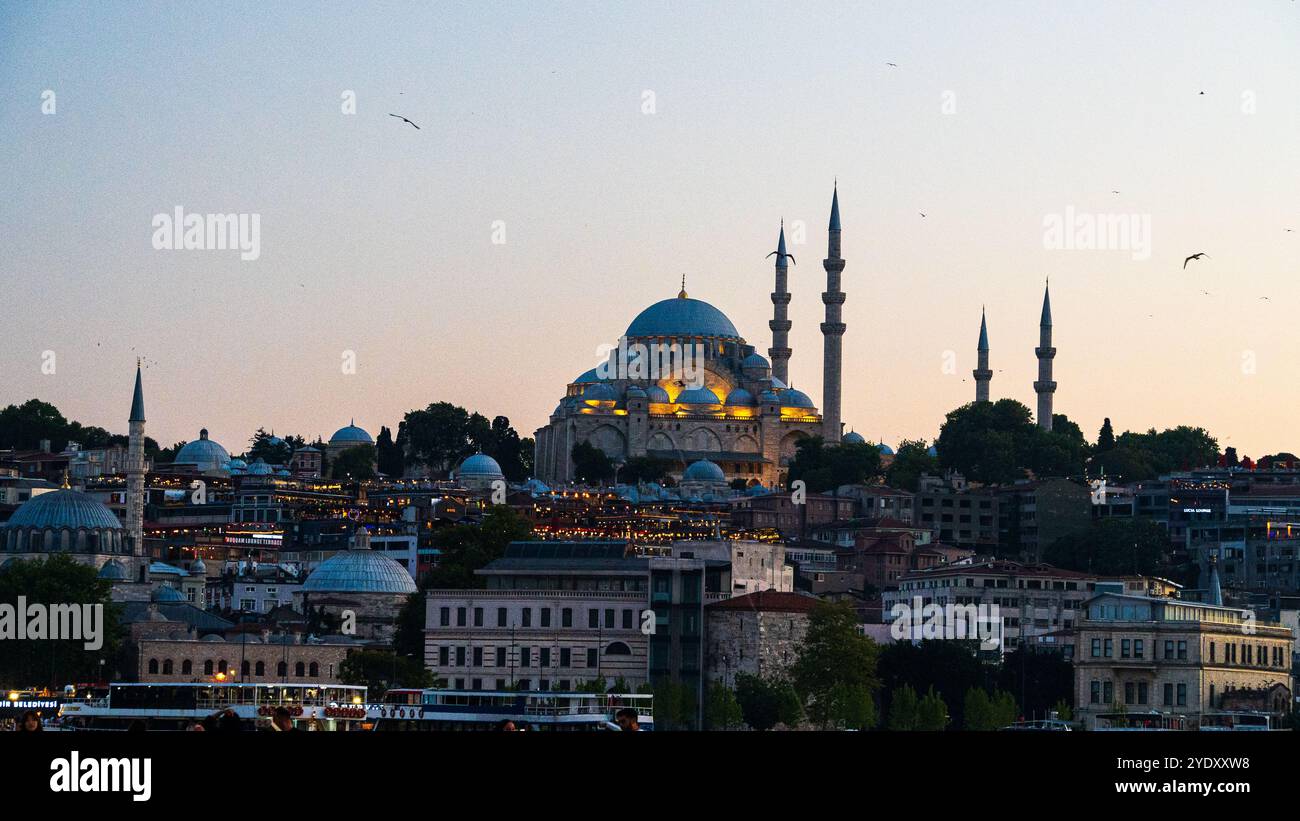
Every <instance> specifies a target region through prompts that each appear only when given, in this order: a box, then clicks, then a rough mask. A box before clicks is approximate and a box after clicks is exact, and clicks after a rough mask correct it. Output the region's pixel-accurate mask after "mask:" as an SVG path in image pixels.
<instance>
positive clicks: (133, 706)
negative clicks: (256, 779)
mask: <svg viewBox="0 0 1300 821" xmlns="http://www.w3.org/2000/svg"><path fill="white" fill-rule="evenodd" d="M365 702H366V688H365V687H361V686H356V685H348V684H235V683H220V684H218V683H210V682H203V683H194V682H184V683H181V682H175V683H171V682H167V683H142V684H135V683H121V684H119V683H114V684H110V685H109V686H108V692H107V693H106V694H104V695H92V696H90V697H86V698H71V699H63V700H62V701H61V703H60V705H59V714H58V717H57V719H55V721H54V722H53V724H54V726H53V727H51V729H54V728H55V727H57V728H58V729H62V730H109V731H111V730H127V729H130V728H131V727H132V726H133V725H135V724H136V722H144V723H145V728H146V729H148V730H184V729H186V728H187V727H188V726H189V725H190V724H192V723H193V722H195V721H202V720H203V719H205V718H207V717H208V716H211V715H213V714H214V713H217V712H222V711H225V710H226V709H230V710H232V711H233V712H234V713H235V715H237V716H239V717H240V718H241V719H243V720H244V724H245V726H244V729H248V730H254V729H261V728H262V727H265V726H267V725H268V724H269V723H270V720H271V715H272V713H273V712H274V711H275V709H276V708H277V707H285V708H287V709H288V710H289V712H290V713H291V714H292V715H293V719H294V723H295V724H297V725H298V726H299V727H300V728H302V729H308V726H307V725H311V726H314V727H315V728H316V729H320V730H335V731H338V730H358V729H363V726H364V724H365V718H366V709H365Z"/></svg>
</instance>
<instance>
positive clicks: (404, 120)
mask: <svg viewBox="0 0 1300 821" xmlns="http://www.w3.org/2000/svg"><path fill="white" fill-rule="evenodd" d="M388 116H390V117H396V118H397V119H399V120H401V121H402V122H404V123H409V124H410V126H411V128H414V129H415V130H417V131H418V130H419V129H420V127H419V126H418V125H416V124H415V123H412V122H411V121H410V120H408V119H406V118H405V117H403V116H402V115H401V114H389V115H388Z"/></svg>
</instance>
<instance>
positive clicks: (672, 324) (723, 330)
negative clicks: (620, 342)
mask: <svg viewBox="0 0 1300 821" xmlns="http://www.w3.org/2000/svg"><path fill="white" fill-rule="evenodd" d="M626 335H627V336H628V337H629V338H633V337H645V336H720V337H729V338H732V339H740V334H739V333H737V332H736V326H735V325H732V324H731V320H730V319H727V315H726V314H724V313H723V312H722V311H719V310H718V309H717V308H715V307H713V306H712V305H710V304H709V303H707V302H703V301H701V300H698V299H691V298H690V297H687V296H679V297H676V298H675V299H665V300H661V301H659V302H656V303H655V304H653V305H651V306H650V307H649V308H646V309H645V310H644V311H642V312H641V313H639V314H637V317H636V319H634V320H632V324H631V325H628V326H627V334H626Z"/></svg>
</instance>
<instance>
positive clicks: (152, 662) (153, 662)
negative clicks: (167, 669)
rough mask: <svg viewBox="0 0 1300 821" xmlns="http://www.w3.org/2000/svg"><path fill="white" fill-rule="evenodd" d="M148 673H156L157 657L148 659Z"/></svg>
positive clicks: (153, 674) (152, 674) (154, 674)
mask: <svg viewBox="0 0 1300 821" xmlns="http://www.w3.org/2000/svg"><path fill="white" fill-rule="evenodd" d="M149 675H151V676H156V675H158V659H149Z"/></svg>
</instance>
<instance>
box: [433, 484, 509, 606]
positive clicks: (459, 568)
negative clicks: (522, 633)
mask: <svg viewBox="0 0 1300 821" xmlns="http://www.w3.org/2000/svg"><path fill="white" fill-rule="evenodd" d="M532 532H533V528H532V525H531V524H530V523H529V521H528V520H527V519H525V518H524V517H523V516H521V515H519V514H518V513H516V512H515V511H514V510H513V509H511V508H509V507H507V506H505V505H495V506H493V507H491V508H488V511H487V513H485V514H484V515H483V521H482V523H480V524H476V525H475V524H463V525H454V526H452V527H449V528H445V529H443V530H441V531H439V532H438V535H437V536H436V538H435V542H434V543H435V545H436V546H437V547H438V548H439V549H441V551H442V557H441V559H440V560H439V561H438V565H437V567H435V568H434V569H433V570H431V571H430V572H429V573H427V574H426V575H425V576H424V578H422V579H421V580H420V585H421V587H424V588H425V589H429V588H443V589H459V590H469V589H474V588H481V587H483V585H484V580H483V578H482V577H481V576H477V575H475V573H474V571H475V570H478V569H479V568H481V567H483V566H485V565H487V564H488V563H489V562H491V561H494V560H496V559H499V558H501V556H502V555H504V554H505V551H506V545H508V544H510V543H511V542H517V541H522V540H524V539H527V538H528V537H529V536H530V535H532Z"/></svg>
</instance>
